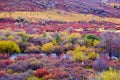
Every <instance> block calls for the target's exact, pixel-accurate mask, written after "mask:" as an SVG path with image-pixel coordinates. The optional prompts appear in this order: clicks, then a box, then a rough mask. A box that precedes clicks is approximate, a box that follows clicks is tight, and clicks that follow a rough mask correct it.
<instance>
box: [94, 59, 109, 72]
mask: <svg viewBox="0 0 120 80" xmlns="http://www.w3.org/2000/svg"><path fill="white" fill-rule="evenodd" d="M93 68H94V70H96V71H103V70H108V69H109V65H108V63H107V60H106V59H104V58H102V57H101V58H99V59H97V60H96V62H95V63H94V65H93Z"/></svg>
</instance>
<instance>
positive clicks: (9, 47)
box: [0, 41, 20, 53]
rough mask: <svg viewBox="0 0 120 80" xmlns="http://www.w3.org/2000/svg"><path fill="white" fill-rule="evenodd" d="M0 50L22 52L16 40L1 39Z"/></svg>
mask: <svg viewBox="0 0 120 80" xmlns="http://www.w3.org/2000/svg"><path fill="white" fill-rule="evenodd" d="M0 52H4V53H20V48H19V46H18V45H17V44H16V43H15V42H14V41H0Z"/></svg>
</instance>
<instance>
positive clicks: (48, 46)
mask: <svg viewBox="0 0 120 80" xmlns="http://www.w3.org/2000/svg"><path fill="white" fill-rule="evenodd" d="M41 49H42V51H43V52H46V53H51V52H53V50H54V45H53V44H52V43H46V44H44V45H43V46H42V48H41Z"/></svg>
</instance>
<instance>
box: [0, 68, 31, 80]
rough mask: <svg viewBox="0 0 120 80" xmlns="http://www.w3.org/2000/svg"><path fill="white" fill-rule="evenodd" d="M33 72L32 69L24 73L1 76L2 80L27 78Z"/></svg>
mask: <svg viewBox="0 0 120 80" xmlns="http://www.w3.org/2000/svg"><path fill="white" fill-rule="evenodd" d="M32 74H33V72H32V71H31V70H28V71H26V72H24V73H20V74H17V73H16V74H7V75H4V76H2V77H0V80H26V78H27V77H29V76H31V75H32Z"/></svg>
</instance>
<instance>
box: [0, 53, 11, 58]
mask: <svg viewBox="0 0 120 80" xmlns="http://www.w3.org/2000/svg"><path fill="white" fill-rule="evenodd" d="M8 58H10V56H9V55H8V54H7V53H0V60H1V59H8Z"/></svg>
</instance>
